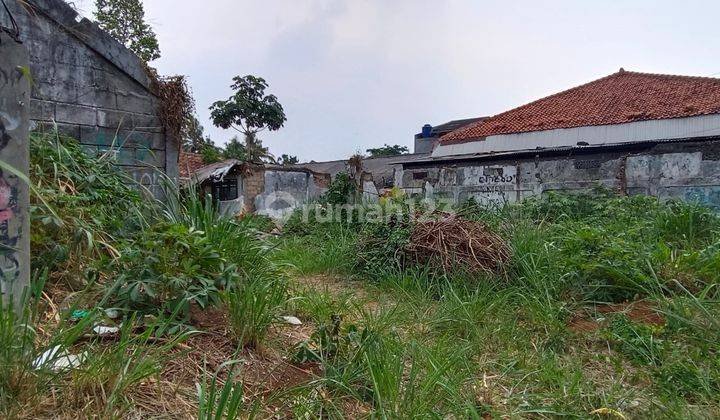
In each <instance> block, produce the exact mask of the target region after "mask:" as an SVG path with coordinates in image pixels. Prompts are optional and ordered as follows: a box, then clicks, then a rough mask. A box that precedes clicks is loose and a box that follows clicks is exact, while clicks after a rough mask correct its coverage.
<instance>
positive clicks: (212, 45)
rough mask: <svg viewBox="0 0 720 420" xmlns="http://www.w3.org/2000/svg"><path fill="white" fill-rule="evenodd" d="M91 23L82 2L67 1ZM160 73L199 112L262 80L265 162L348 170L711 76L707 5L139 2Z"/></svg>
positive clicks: (208, 129)
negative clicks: (501, 117) (625, 75)
mask: <svg viewBox="0 0 720 420" xmlns="http://www.w3.org/2000/svg"><path fill="white" fill-rule="evenodd" d="M73 3H74V4H75V6H76V7H77V8H78V9H79V10H80V11H81V12H83V14H85V15H87V16H91V14H92V10H93V3H94V1H93V0H75V1H73ZM144 5H145V13H146V19H147V21H148V22H149V23H150V24H151V25H152V27H153V29H154V30H155V32H156V33H157V36H158V40H159V42H160V48H161V52H162V57H161V58H160V59H158V60H156V61H154V62H152V63H151V65H153V66H154V67H156V68H157V69H158V70H159V72H160V73H161V74H165V75H172V74H182V75H186V76H187V77H188V79H189V83H190V86H191V88H192V91H193V96H194V98H195V102H196V107H197V112H198V116H199V119H200V121H201V123H202V124H203V126H204V127H205V133H206V134H207V135H209V136H210V137H211V138H212V139H213V140H214V141H215V143H217V144H224V143H225V142H227V141H228V140H229V139H230V138H231V137H232V136H233V135H234V134H235V132H234V131H232V130H223V129H220V128H216V127H214V126H213V125H212V123H211V121H210V118H209V114H210V113H209V111H208V107H209V106H210V105H211V104H212V103H213V102H214V101H217V100H220V99H227V98H228V97H229V96H230V95H231V93H232V91H231V89H230V84H231V83H232V78H233V77H234V76H238V75H240V76H244V75H248V74H252V75H255V76H260V77H263V78H265V79H266V80H267V82H268V83H269V85H270V87H269V90H268V93H273V94H275V95H276V96H277V97H278V99H279V101H280V102H281V104H282V105H283V107H284V109H285V113H286V116H287V122H286V123H285V125H284V127H283V128H281V129H280V130H278V131H276V132H263V133H261V134H260V138H261V139H262V140H263V143H264V145H266V146H269V147H270V151H271V152H272V153H273V154H275V155H278V156H279V155H281V154H283V153H287V154H290V155H296V156H298V157H299V158H300V160H301V161H310V160H315V161H321V160H333V159H346V158H348V157H349V156H350V155H352V154H354V153H356V152H365V150H366V149H368V148H370V147H377V146H381V145H383V144H385V143H387V144H391V145H392V144H400V145H404V146H408V148H410V150H411V151H412V144H413V136H414V134H415V133H418V132H419V131H420V127H421V126H422V125H423V124H426V123H428V124H431V125H437V124H441V123H444V122H447V121H449V120H453V119H459V118H470V117H477V116H485V115H494V114H497V113H499V112H502V111H505V110H508V109H511V108H514V107H516V106H519V105H522V104H524V103H527V102H530V101H532V100H535V99H539V98H541V97H543V96H546V95H549V94H552V93H555V92H558V91H561V90H564V89H567V88H570V87H573V86H576V85H579V84H582V83H586V82H589V81H591V80H594V79H597V78H600V77H603V76H606V75H608V74H610V73H614V72H617V71H618V70H619V69H620V67H623V68H624V69H625V70H631V71H642V72H651V73H667V74H687V75H696V76H714V77H720V53H719V49H720V48H719V47H720V25H717V16H720V2H718V1H683V2H678V1H658V0H653V1H632V0H626V1H614V0H602V1H590V0H582V1H580V0H575V1H537V0H534V1H507V0H506V1H494V0H493V1H481V0H442V1H441V0H433V1H425V0H264V1H259V0H253V1H246V0H205V1H203V2H197V1H190V0H144Z"/></svg>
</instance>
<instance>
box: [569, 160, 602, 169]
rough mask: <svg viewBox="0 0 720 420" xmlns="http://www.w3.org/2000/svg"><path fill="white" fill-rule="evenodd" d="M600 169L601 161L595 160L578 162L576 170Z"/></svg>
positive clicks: (576, 162)
mask: <svg viewBox="0 0 720 420" xmlns="http://www.w3.org/2000/svg"><path fill="white" fill-rule="evenodd" d="M599 167H600V161H599V160H597V159H593V160H576V161H575V169H594V168H599Z"/></svg>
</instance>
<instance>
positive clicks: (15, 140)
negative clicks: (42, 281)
mask: <svg viewBox="0 0 720 420" xmlns="http://www.w3.org/2000/svg"><path fill="white" fill-rule="evenodd" d="M30 77H31V76H30V74H29V67H28V53H27V50H26V49H25V47H24V46H23V44H21V43H19V42H16V41H15V40H13V39H12V38H11V37H10V36H8V35H7V34H6V33H4V32H2V31H0V292H1V295H2V299H3V300H5V301H6V302H7V301H9V300H10V299H12V300H13V301H14V303H15V304H16V305H18V304H19V303H20V298H21V296H22V294H23V292H24V290H25V288H26V287H27V286H28V285H29V283H30V214H29V208H30V195H29V185H28V159H29V156H30V154H29V141H28V128H29V127H28V126H29V119H28V108H29V106H30V80H29V78H30Z"/></svg>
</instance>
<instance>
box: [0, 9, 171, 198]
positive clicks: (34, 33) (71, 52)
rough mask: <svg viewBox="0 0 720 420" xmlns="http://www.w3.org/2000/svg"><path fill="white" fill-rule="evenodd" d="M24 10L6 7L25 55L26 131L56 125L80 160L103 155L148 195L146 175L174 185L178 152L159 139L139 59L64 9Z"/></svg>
mask: <svg viewBox="0 0 720 420" xmlns="http://www.w3.org/2000/svg"><path fill="white" fill-rule="evenodd" d="M28 3H29V4H30V6H31V7H32V10H27V9H26V8H25V7H23V6H21V5H20V4H19V3H18V2H17V1H12V0H11V1H10V2H9V3H8V5H9V6H10V8H11V11H12V13H13V15H14V17H15V19H16V20H17V22H18V25H19V26H20V30H21V38H22V39H23V41H24V43H25V44H26V45H27V47H28V50H29V51H30V70H31V73H32V76H33V79H34V84H33V88H32V100H31V110H30V117H31V119H32V120H33V122H34V126H35V127H36V128H38V129H50V128H52V126H53V122H55V123H57V127H58V129H59V130H60V131H61V132H62V133H64V134H67V135H69V136H72V137H75V138H77V139H79V140H80V142H81V143H82V144H83V145H84V147H85V149H86V150H87V152H88V153H90V154H103V153H110V154H111V155H113V156H114V157H115V159H116V161H117V163H118V165H121V166H122V167H124V168H126V169H127V170H128V171H129V172H130V173H132V175H133V177H134V178H135V180H136V181H138V182H140V183H142V184H144V185H146V186H148V187H149V188H151V189H153V190H155V191H157V187H158V184H159V178H160V175H159V174H158V173H157V172H156V171H155V170H154V169H153V168H158V169H160V170H162V171H164V172H165V173H167V174H168V175H169V176H170V177H172V178H176V177H177V175H178V155H179V150H180V144H179V142H178V139H172V138H168V137H167V136H165V134H164V130H163V128H162V124H161V121H160V119H159V118H158V105H159V101H158V98H157V97H156V96H155V95H153V94H152V93H151V92H150V83H151V82H150V78H149V77H148V75H147V73H146V71H145V68H144V65H143V63H142V62H141V61H140V59H139V58H138V57H137V56H135V55H134V54H133V53H132V52H130V51H129V50H127V49H126V48H125V47H124V46H122V45H121V44H120V43H118V42H117V41H115V40H114V39H112V37H110V35H108V34H107V33H105V32H103V31H102V30H100V29H99V28H98V27H97V26H96V25H95V24H94V23H92V22H90V21H89V20H87V19H81V18H80V17H79V16H78V14H77V13H76V12H75V11H74V10H73V9H72V8H71V7H70V6H68V5H67V4H66V3H65V2H64V1H62V0H30V1H29V2H28ZM0 15H2V14H0ZM0 19H2V18H0Z"/></svg>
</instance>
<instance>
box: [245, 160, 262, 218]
mask: <svg viewBox="0 0 720 420" xmlns="http://www.w3.org/2000/svg"><path fill="white" fill-rule="evenodd" d="M242 182H243V185H242V189H243V197H244V203H243V211H244V212H246V213H253V212H255V197H257V196H258V195H260V194H262V193H263V191H265V169H264V168H263V167H262V166H259V165H248V167H247V169H246V170H245V171H244V173H243V174H242Z"/></svg>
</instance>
